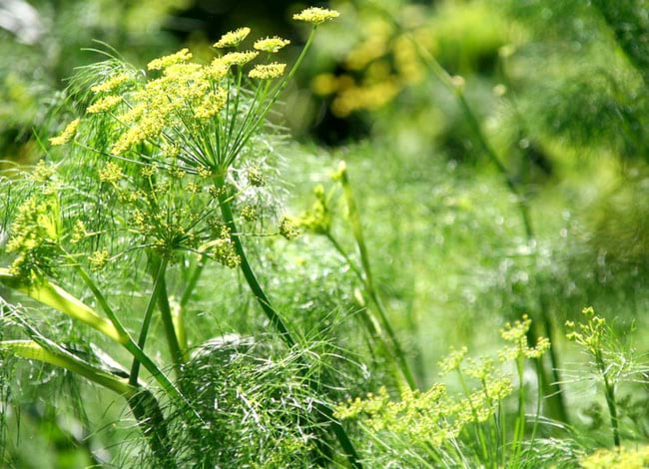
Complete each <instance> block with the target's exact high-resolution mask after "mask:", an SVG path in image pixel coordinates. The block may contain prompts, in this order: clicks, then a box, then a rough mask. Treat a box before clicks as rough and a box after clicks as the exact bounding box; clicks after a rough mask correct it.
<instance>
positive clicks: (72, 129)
mask: <svg viewBox="0 0 649 469" xmlns="http://www.w3.org/2000/svg"><path fill="white" fill-rule="evenodd" d="M80 122H81V119H75V120H73V121H72V122H70V123H69V124H68V125H67V126H66V127H65V129H63V132H61V134H60V135H59V136H57V137H52V138H50V143H51V144H52V145H53V146H57V145H65V144H66V143H68V142H69V141H70V140H71V139H72V137H74V134H76V133H77V129H78V128H79V123H80Z"/></svg>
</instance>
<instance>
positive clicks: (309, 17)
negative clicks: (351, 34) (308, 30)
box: [293, 7, 340, 26]
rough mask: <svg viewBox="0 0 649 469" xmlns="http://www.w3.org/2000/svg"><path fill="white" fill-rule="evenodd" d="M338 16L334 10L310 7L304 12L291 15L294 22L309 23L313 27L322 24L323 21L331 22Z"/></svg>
mask: <svg viewBox="0 0 649 469" xmlns="http://www.w3.org/2000/svg"><path fill="white" fill-rule="evenodd" d="M339 16H340V13H338V12H337V11H336V10H328V9H326V8H318V7H311V8H307V9H306V10H304V11H302V12H300V13H297V14H295V15H293V19H294V20H296V21H304V22H305V23H311V24H313V25H314V26H317V25H319V24H322V23H324V22H325V21H331V20H334V19H336V18H338V17H339Z"/></svg>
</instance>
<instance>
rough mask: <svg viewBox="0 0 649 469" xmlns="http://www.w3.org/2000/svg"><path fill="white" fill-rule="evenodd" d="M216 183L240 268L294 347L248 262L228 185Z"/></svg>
mask: <svg viewBox="0 0 649 469" xmlns="http://www.w3.org/2000/svg"><path fill="white" fill-rule="evenodd" d="M215 185H216V187H217V190H218V191H219V206H220V207H221V213H222V214H223V219H224V221H225V224H226V225H227V227H228V229H229V230H230V238H231V239H232V243H233V244H234V249H235V252H236V253H237V255H238V256H239V259H240V261H241V264H240V268H241V272H242V273H243V276H244V278H245V279H246V283H248V286H249V287H250V289H251V290H252V293H253V295H255V299H256V300H257V302H258V303H259V306H261V309H262V310H263V311H264V313H265V314H266V317H267V318H268V320H269V321H270V323H271V325H272V326H273V328H275V330H277V332H279V335H280V337H281V338H282V340H283V341H284V343H285V344H286V346H287V347H289V348H292V347H293V346H294V345H295V344H296V343H297V342H296V340H295V338H293V336H292V334H291V333H290V332H289V330H288V327H287V326H286V324H285V323H284V320H283V319H282V318H281V316H280V315H279V313H277V312H276V311H275V309H274V308H273V307H272V305H271V302H270V300H269V299H268V297H267V296H266V293H265V292H264V289H263V288H262V286H261V284H260V283H259V281H258V280H257V277H256V276H255V273H254V272H253V270H252V267H251V266H250V263H249V262H248V257H247V256H246V252H245V250H244V248H243V244H242V243H241V238H240V237H239V233H238V231H237V225H236V222H235V219H234V214H233V213H232V207H231V206H230V200H229V198H230V196H229V194H226V193H224V190H223V189H224V188H225V187H226V186H225V181H224V180H223V179H222V178H220V179H217V180H216V182H215Z"/></svg>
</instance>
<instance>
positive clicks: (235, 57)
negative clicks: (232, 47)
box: [212, 50, 259, 67]
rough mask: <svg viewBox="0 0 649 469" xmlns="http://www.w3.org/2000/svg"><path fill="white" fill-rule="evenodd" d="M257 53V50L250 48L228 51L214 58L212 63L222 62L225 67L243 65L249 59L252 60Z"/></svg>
mask: <svg viewBox="0 0 649 469" xmlns="http://www.w3.org/2000/svg"><path fill="white" fill-rule="evenodd" d="M258 55H259V52H257V51H254V50H251V51H247V52H228V53H227V54H225V55H224V56H223V57H219V58H218V59H214V62H212V65H218V64H222V65H225V66H226V67H231V66H233V65H239V66H241V65H245V64H247V63H248V62H250V61H251V60H254V59H255V58H256V57H257V56H258Z"/></svg>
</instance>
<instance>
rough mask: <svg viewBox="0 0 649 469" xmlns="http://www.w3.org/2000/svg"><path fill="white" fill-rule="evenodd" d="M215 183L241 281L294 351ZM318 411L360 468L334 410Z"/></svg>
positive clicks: (218, 183)
mask: <svg viewBox="0 0 649 469" xmlns="http://www.w3.org/2000/svg"><path fill="white" fill-rule="evenodd" d="M214 184H215V187H216V189H217V192H218V194H219V196H218V199H219V206H220V208H221V213H222V215H223V220H224V221H225V224H226V226H227V227H228V229H229V230H230V239H231V240H232V243H233V244H234V248H235V252H236V253H237V255H238V256H239V258H240V261H241V264H240V268H241V272H242V273H243V276H244V278H245V279H246V283H247V284H248V286H249V287H250V290H251V291H252V293H253V295H254V296H255V298H256V299H257V302H258V303H259V306H261V309H262V310H263V311H264V313H265V314H266V317H267V318H268V320H269V321H270V323H271V325H272V326H273V328H274V329H275V330H276V331H277V332H278V333H279V335H280V337H281V339H282V341H283V342H284V343H285V344H286V346H287V347H289V348H293V347H294V346H295V345H296V344H297V341H296V339H295V338H294V337H293V335H292V334H291V332H290V331H289V330H288V327H287V326H286V323H285V322H284V320H283V319H282V318H281V316H280V315H279V313H277V311H275V309H274V308H273V306H272V304H271V302H270V300H269V298H268V296H267V295H266V293H265V292H264V289H263V287H262V286H261V284H260V283H259V281H258V280H257V277H256V276H255V273H254V271H253V270H252V267H251V266H250V263H249V262H248V258H247V256H246V252H245V250H244V247H243V244H242V242H241V238H240V236H239V232H238V230H237V225H236V222H235V218H234V214H233V213H232V207H231V206H230V194H228V193H227V190H225V189H226V187H227V186H226V184H225V179H224V177H223V176H218V177H216V178H215V180H214ZM303 364H304V366H305V372H306V371H307V370H306V367H308V364H307V363H303ZM307 381H308V383H309V386H310V387H311V388H312V389H314V390H316V391H317V389H316V388H317V386H316V383H315V382H314V381H313V380H312V379H309V378H308V377H307ZM318 410H319V411H320V413H321V414H322V415H323V416H324V417H325V419H326V420H327V421H328V422H329V424H330V425H331V429H332V431H333V433H334V435H335V436H336V439H337V440H338V442H339V443H340V445H341V447H342V448H343V451H344V452H345V455H346V456H347V459H348V461H349V463H350V464H351V466H352V467H354V468H361V467H362V465H361V463H360V461H359V458H358V454H357V453H356V449H355V448H354V445H353V443H352V442H351V440H350V439H349V435H347V432H346V431H345V428H344V427H343V426H342V424H341V423H340V421H339V420H338V419H337V418H336V417H334V412H333V410H332V409H331V408H330V407H329V406H327V405H326V404H324V403H321V404H319V405H318Z"/></svg>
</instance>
